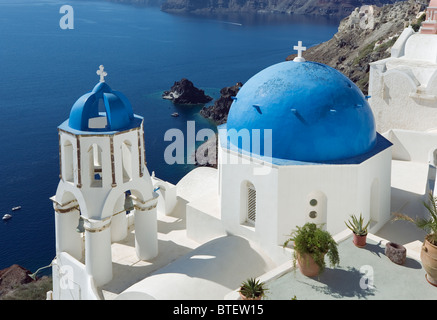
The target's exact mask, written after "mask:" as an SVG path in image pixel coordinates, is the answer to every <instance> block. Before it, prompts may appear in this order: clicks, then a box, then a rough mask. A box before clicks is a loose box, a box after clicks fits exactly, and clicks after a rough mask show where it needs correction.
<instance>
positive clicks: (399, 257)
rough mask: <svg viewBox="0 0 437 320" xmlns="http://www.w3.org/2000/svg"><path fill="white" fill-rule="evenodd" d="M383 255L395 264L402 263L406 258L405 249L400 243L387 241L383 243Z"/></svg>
mask: <svg viewBox="0 0 437 320" xmlns="http://www.w3.org/2000/svg"><path fill="white" fill-rule="evenodd" d="M385 255H386V256H387V257H388V258H389V259H390V260H391V261H392V262H394V263H396V264H404V263H405V260H406V259H407V249H406V248H405V247H404V246H403V245H401V244H397V243H393V242H388V243H387V244H386V245H385Z"/></svg>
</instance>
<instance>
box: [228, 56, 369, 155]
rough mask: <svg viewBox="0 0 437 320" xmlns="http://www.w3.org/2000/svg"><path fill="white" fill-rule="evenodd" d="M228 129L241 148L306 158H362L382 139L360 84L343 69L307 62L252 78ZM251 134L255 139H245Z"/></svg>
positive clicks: (283, 65) (230, 138) (241, 93)
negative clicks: (246, 135) (350, 78)
mask: <svg viewBox="0 0 437 320" xmlns="http://www.w3.org/2000/svg"><path fill="white" fill-rule="evenodd" d="M226 127H227V131H228V141H230V143H231V144H233V145H234V146H237V147H238V148H239V149H240V150H244V151H245V152H252V154H255V155H261V156H266V155H269V154H268V153H270V155H269V156H271V157H272V158H279V159H285V160H295V161H304V162H324V161H333V160H340V159H346V158H352V157H357V156H360V155H363V154H365V153H368V152H369V151H371V150H372V149H373V148H374V147H375V146H376V142H377V133H376V129H375V120H374V117H373V113H372V111H371V109H370V106H369V104H368V103H367V100H366V97H365V96H364V95H363V93H362V92H361V91H360V90H359V88H358V87H357V86H356V85H355V84H354V83H353V82H352V81H351V80H349V79H348V78H347V77H346V76H344V75H343V74H342V73H340V72H339V71H337V70H335V69H333V68H331V67H329V66H327V65H324V64H320V63H316V62H308V61H303V62H296V61H287V62H282V63H278V64H275V65H273V66H270V67H268V68H266V69H264V70H262V71H261V72H259V73H258V74H256V75H255V76H253V77H252V78H251V79H249V80H248V81H247V82H246V83H245V84H244V86H243V87H242V88H241V89H240V91H239V92H238V94H237V96H236V97H235V98H234V102H233V104H232V106H231V109H230V111H229V115H228V120H227V125H226ZM233 129H235V131H236V132H237V133H238V134H237V135H234V136H233V135H232V130H233ZM269 132H270V133H271V137H272V139H271V140H272V142H271V146H270V145H269V142H268V140H269ZM246 133H248V134H250V135H251V137H252V139H251V141H250V143H247V141H246V143H245V142H244V141H243V140H244V139H242V138H241V137H243V136H244V135H245V134H246ZM238 136H240V137H239V138H238ZM264 138H267V140H266V141H264ZM238 139H239V140H238ZM257 141H259V144H258V145H256V142H257ZM254 143H255V145H254ZM270 147H271V149H269V148H270ZM269 150H270V151H269Z"/></svg>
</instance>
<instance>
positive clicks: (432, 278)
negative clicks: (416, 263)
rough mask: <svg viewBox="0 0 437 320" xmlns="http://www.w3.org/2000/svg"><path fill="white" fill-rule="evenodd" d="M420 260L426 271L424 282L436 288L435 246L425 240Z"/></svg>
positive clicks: (436, 251)
mask: <svg viewBox="0 0 437 320" xmlns="http://www.w3.org/2000/svg"><path fill="white" fill-rule="evenodd" d="M420 260H421V261H422V265H423V268H424V269H425V271H426V273H427V274H426V280H427V281H428V282H429V283H430V284H432V285H433V286H436V287H437V246H435V245H433V244H431V243H430V242H429V241H428V240H426V239H425V241H424V242H423V245H422V250H421V252H420Z"/></svg>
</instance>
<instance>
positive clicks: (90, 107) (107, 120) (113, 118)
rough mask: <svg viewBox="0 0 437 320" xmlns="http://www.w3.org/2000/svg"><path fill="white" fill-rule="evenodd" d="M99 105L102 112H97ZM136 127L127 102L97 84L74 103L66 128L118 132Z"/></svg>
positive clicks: (116, 92) (100, 84) (105, 85)
mask: <svg viewBox="0 0 437 320" xmlns="http://www.w3.org/2000/svg"><path fill="white" fill-rule="evenodd" d="M99 104H102V105H103V107H102V111H99ZM103 110H104V111H103ZM90 120H91V121H90ZM99 120H103V121H99ZM136 125H137V122H136V121H135V116H134V113H133V110H132V106H131V104H130V102H129V100H128V99H127V98H126V97H125V96H124V95H123V94H122V93H121V92H118V91H113V90H112V89H111V88H110V87H109V86H108V85H107V84H106V83H105V82H99V83H98V84H97V85H96V86H95V87H94V89H93V90H92V91H91V92H89V93H87V94H84V95H83V96H82V97H80V98H79V99H78V100H77V101H76V103H75V104H74V105H73V107H72V108H71V112H70V118H69V120H68V126H69V127H70V128H71V129H74V130H79V131H93V132H94V131H97V132H102V131H119V130H124V129H129V128H132V127H134V126H136Z"/></svg>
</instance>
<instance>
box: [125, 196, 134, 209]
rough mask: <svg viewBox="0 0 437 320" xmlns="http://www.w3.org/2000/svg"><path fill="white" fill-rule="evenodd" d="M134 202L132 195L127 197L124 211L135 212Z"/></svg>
mask: <svg viewBox="0 0 437 320" xmlns="http://www.w3.org/2000/svg"><path fill="white" fill-rule="evenodd" d="M134 209H135V207H134V200H133V199H132V196H131V195H126V199H124V210H126V211H132V210H134Z"/></svg>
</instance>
